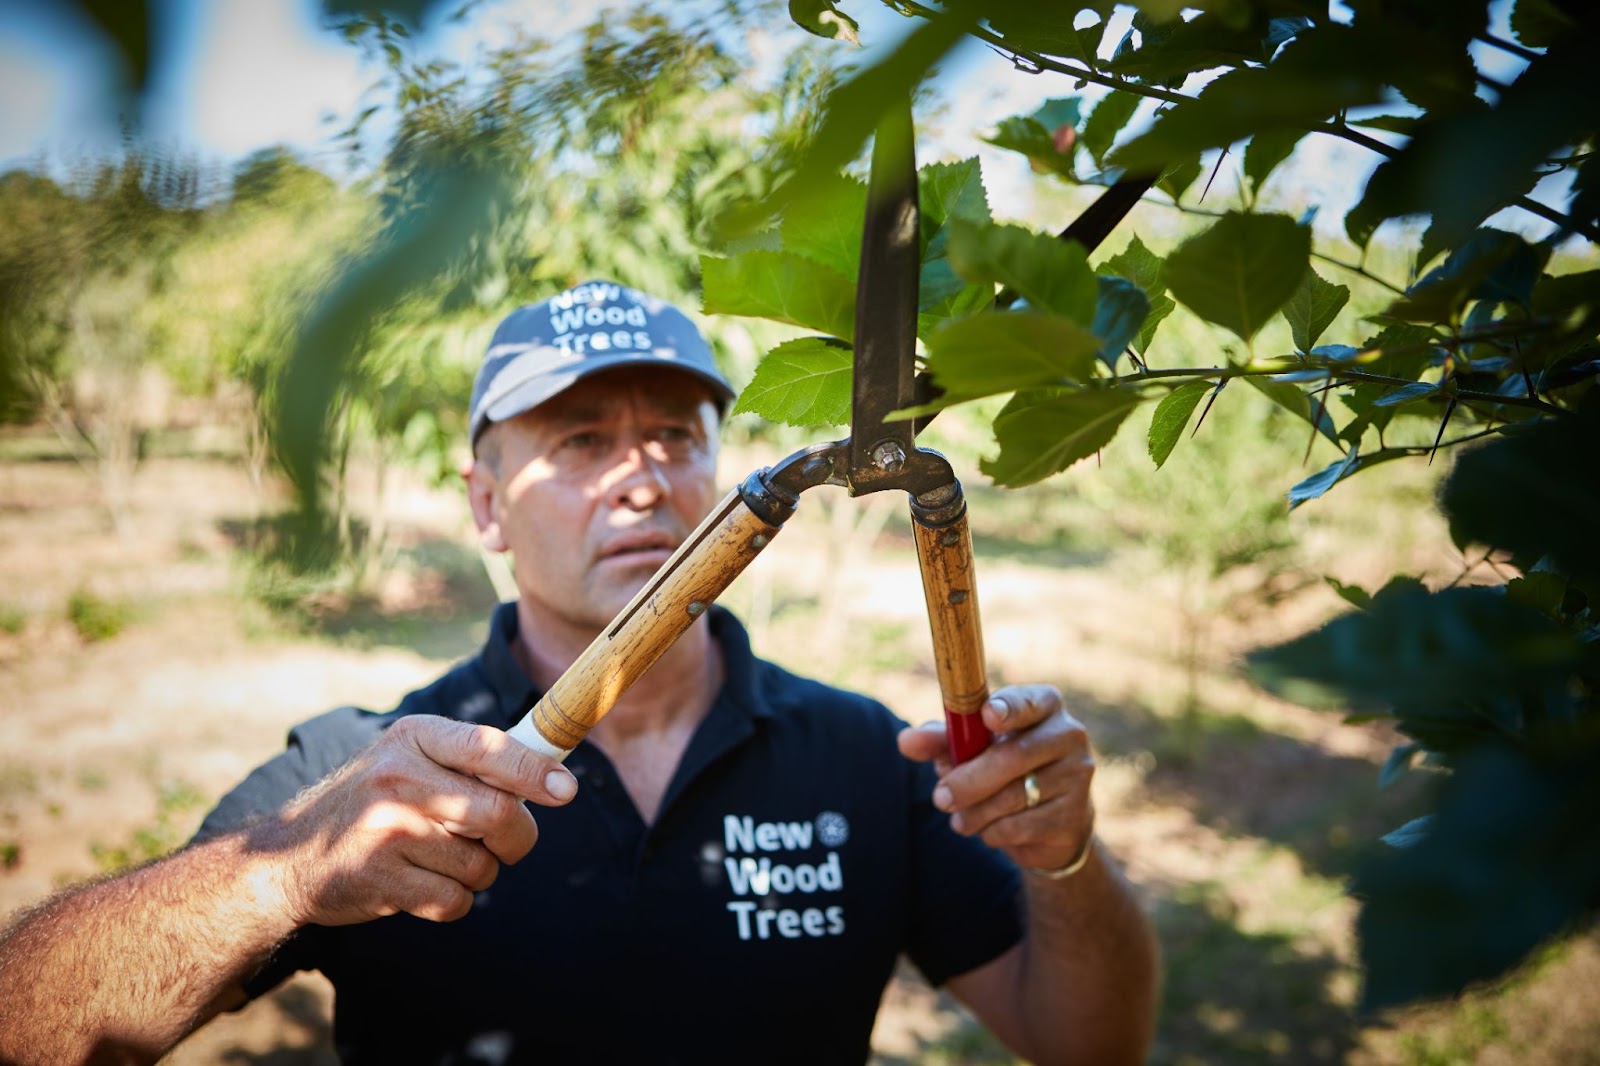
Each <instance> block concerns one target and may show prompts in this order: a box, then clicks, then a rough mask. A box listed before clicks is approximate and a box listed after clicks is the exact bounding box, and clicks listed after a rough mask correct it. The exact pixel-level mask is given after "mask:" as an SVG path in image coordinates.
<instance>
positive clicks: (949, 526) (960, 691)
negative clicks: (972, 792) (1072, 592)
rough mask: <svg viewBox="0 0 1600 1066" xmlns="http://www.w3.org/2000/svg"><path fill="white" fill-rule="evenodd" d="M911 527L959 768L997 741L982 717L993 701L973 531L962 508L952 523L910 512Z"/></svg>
mask: <svg viewBox="0 0 1600 1066" xmlns="http://www.w3.org/2000/svg"><path fill="white" fill-rule="evenodd" d="M911 517H912V523H911V529H912V532H913V534H915V536H916V541H917V562H918V563H919V564H920V565H921V567H922V592H923V595H924V596H925V597H926V598H927V601H928V625H929V628H930V629H932V631H933V659H934V669H935V671H936V672H937V673H938V675H939V692H940V694H941V695H942V696H943V698H944V715H945V723H946V726H947V729H948V733H947V735H948V737H949V743H950V760H951V762H953V763H956V764H960V763H963V762H966V761H967V760H968V759H971V758H973V757H974V756H976V755H977V754H979V753H980V752H982V751H983V749H985V748H987V747H988V746H989V742H990V741H991V740H992V739H993V737H992V736H991V735H990V733H989V730H988V727H986V726H985V725H984V724H983V717H982V715H981V714H980V713H979V712H980V711H982V710H983V705H984V703H986V702H987V701H988V699H989V679H988V673H987V670H986V668H985V666H984V659H983V626H982V623H981V621H980V620H979V617H978V584H977V581H976V580H975V577H974V574H973V566H972V533H971V530H970V529H969V528H968V526H967V515H966V511H965V510H964V509H963V510H962V512H961V514H960V516H959V517H957V518H956V519H955V520H954V521H951V522H948V523H945V524H941V525H937V526H931V525H926V524H924V522H923V520H922V518H921V516H919V515H918V513H917V511H916V508H915V507H913V508H912V512H911Z"/></svg>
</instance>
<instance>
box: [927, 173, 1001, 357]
mask: <svg viewBox="0 0 1600 1066" xmlns="http://www.w3.org/2000/svg"><path fill="white" fill-rule="evenodd" d="M917 186H918V192H917V198H918V201H919V205H920V214H921V217H922V248H923V251H922V267H921V272H920V274H919V276H918V282H917V311H918V315H917V335H918V336H919V337H922V338H924V340H926V339H927V338H928V337H929V336H931V335H932V334H933V332H934V331H935V330H936V329H937V328H938V326H939V325H941V324H942V323H943V322H944V321H945V320H946V319H949V318H955V317H959V316H961V315H965V314H969V313H972V312H974V311H978V310H980V309H982V308H984V307H986V306H988V304H989V303H990V302H991V301H992V300H993V299H994V288H993V286H992V285H990V286H982V285H973V284H969V283H967V282H966V281H965V280H963V279H962V278H961V277H960V275H958V274H957V273H956V272H955V269H954V267H953V266H952V264H951V262H950V232H951V230H950V227H951V224H952V223H955V222H958V221H960V222H970V223H973V224H977V225H983V224H987V223H988V222H989V220H990V215H989V198H988V195H987V194H986V193H985V192H984V188H983V171H982V169H981V168H980V167H979V165H978V160H977V159H976V158H975V157H974V158H969V159H964V160H961V161H960V162H957V163H932V164H929V165H928V166H924V167H922V168H920V169H919V170H918V171H917Z"/></svg>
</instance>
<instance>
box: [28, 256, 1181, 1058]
mask: <svg viewBox="0 0 1600 1066" xmlns="http://www.w3.org/2000/svg"><path fill="white" fill-rule="evenodd" d="M731 395H732V391H731V389H730V388H729V387H728V385H727V383H726V381H725V380H724V379H723V378H722V375H721V374H720V373H719V372H718V370H717V369H716V366H715V364H714V362H713V361H712V358H711V353H710V351H709V350H708V349H707V347H706V345H705V343H704V341H703V340H702V339H701V338H700V336H699V334H698V332H697V331H696V330H695V329H694V327H693V325H692V324H691V323H690V322H689V320H688V319H687V318H686V317H684V316H683V315H682V313H680V312H678V311H677V310H675V309H674V308H672V307H670V306H668V305H666V304H664V303H662V302H661V301H659V300H655V299H652V298H650V297H647V296H644V295H643V294H640V293H637V292H634V291H632V290H628V289H624V288H622V287H620V286H616V285H612V284H609V283H601V282H592V283H588V284H585V285H580V286H578V287H577V288H575V289H572V290H569V291H567V292H564V293H561V294H560V295H558V296H556V297H554V298H552V299H551V300H549V301H547V302H545V303H543V304H539V305H535V306H531V307H526V308H523V309H521V310H518V311H516V312H514V313H513V314H512V315H511V316H510V317H508V318H507V319H506V320H505V321H504V322H503V323H502V324H501V325H500V327H499V329H498V331H497V332H496V334H495V337H494V339H493V340H492V342H491V344H490V347H489V351H488V354H487V357H486V359H485V361H484V364H483V366H482V368H481V369H480V371H479V374H478V380H477V384H476V387H475V388H474V395H473V400H472V410H471V433H472V441H473V446H474V459H473V460H472V461H471V462H470V463H469V465H468V466H467V468H466V470H465V476H466V482H467V489H468V496H469V499H470V502H471V506H472V513H473V516H474V518H475V519H476V522H477V526H478V529H479V531H480V535H481V537H482V540H483V543H484V545H485V546H487V547H488V548H490V549H493V550H495V551H501V552H510V553H511V556H512V560H513V567H514V573H515V576H516V583H517V589H518V594H519V595H518V598H517V600H516V601H515V602H514V603H509V604H502V605H501V606H500V608H499V609H498V610H497V611H496V613H495V615H494V617H493V621H492V624H491V631H490V636H489V639H488V641H487V643H486V645H485V647H484V649H483V650H482V652H481V653H480V654H479V655H478V656H477V657H476V658H474V659H471V660H468V661H467V662H465V663H462V664H460V665H459V666H457V667H456V668H454V669H453V670H451V671H450V672H449V673H447V674H446V675H445V676H444V677H442V678H440V679H439V680H438V681H437V682H435V683H434V684H433V685H431V686H429V687H428V688H426V689H422V690H420V691H418V692H413V693H411V694H410V695H409V696H407V697H406V698H405V699H404V700H403V701H402V702H401V704H400V706H399V707H398V708H397V709H396V710H394V711H393V712H390V713H389V714H383V715H376V714H370V713H368V712H364V711H358V710H356V709H353V708H344V709H341V710H338V711H334V712H332V713H330V714H326V715H323V716H322V717H320V718H317V719H313V720H311V721H310V722H307V723H305V724H303V725H301V726H300V727H298V728H297V729H296V730H295V731H294V732H293V733H291V735H290V740H289V747H288V750H287V751H286V752H285V753H284V754H282V755H280V756H279V757H277V758H276V759H273V760H272V761H271V762H268V763H267V764H265V765H264V766H262V767H261V768H260V769H258V770H257V771H255V773H253V774H252V775H251V776H250V777H249V778H248V779H246V781H245V782H243V783H242V784H241V785H240V786H239V787H238V788H237V789H236V790H235V791H233V792H232V793H230V794H229V795H228V796H226V797H225V798H224V799H223V800H222V802H221V803H220V804H219V805H218V807H217V808H216V809H215V810H214V811H212V812H211V814H210V815H209V816H208V817H207V819H206V821H205V823H204V825H203V826H202V827H201V830H200V832H199V833H198V834H197V837H196V840H195V842H193V843H192V844H191V845H190V846H189V847H188V848H186V849H184V850H183V851H181V852H179V853H177V854H175V855H173V856H170V857H168V858H167V859H165V860H163V861H161V862H158V863H155V864H153V865H150V866H146V867H144V868H142V869H140V870H137V871H134V872H132V873H130V874H127V875H125V876H122V877H119V878H116V879H114V880H109V881H104V882H100V883H98V884H94V885H91V886H88V887H84V888H80V889H76V890H72V891H69V892H67V893H65V894H63V895H62V896H59V897H57V898H56V899H54V900H52V901H50V902H48V903H47V904H45V905H44V906H43V907H41V908H39V909H37V910H35V911H34V912H33V913H31V914H30V915H29V916H27V917H26V918H24V919H23V920H22V921H21V922H20V923H19V924H18V925H17V926H16V927H14V928H13V929H12V930H11V931H10V932H9V933H7V934H6V936H5V938H4V939H3V940H0V1019H4V1022H5V1024H4V1025H0V1060H5V1061H13V1060H14V1061H18V1062H61V1061H77V1060H81V1059H85V1058H90V1057H96V1056H99V1057H105V1058H110V1059H118V1058H122V1057H127V1058H134V1059H143V1058H150V1057H154V1056H155V1055H158V1054H159V1053H160V1052H161V1051H163V1050H164V1049H165V1048H167V1047H169V1046H171V1045H172V1044H173V1043H174V1042H175V1041H177V1040H178V1039H180V1038H181V1037H182V1036H183V1035H184V1034H185V1033H187V1032H189V1031H190V1030H191V1029H193V1028H194V1027H195V1026H197V1025H199V1024H200V1023H201V1022H203V1021H204V1020H205V1019H207V1018H209V1017H210V1016H212V1015H213V1014H215V1013H216V1012H217V1011H219V1010H224V1009H228V1008H230V1007H235V1006H237V1005H239V1004H241V1003H242V1002H244V1001H245V1000H246V999H247V998H248V997H249V996H253V995H258V994H260V993H262V992H265V991H267V990H269V989H270V988H271V987H273V986H274V985H275V984H276V983H278V982H279V981H281V980H282V979H283V978H284V977H286V976H287V975H289V974H290V973H293V972H294V971H295V970H297V969H310V968H315V969H319V970H321V971H322V972H323V973H324V974H326V975H327V976H328V978H329V979H330V980H331V981H332V982H333V984H334V987H335V989H336V993H337V998H336V1003H335V1040H336V1042H337V1044H338V1045H339V1048H340V1051H341V1054H342V1055H343V1056H344V1057H345V1058H346V1060H347V1061H349V1062H374V1063H392V1062H440V1063H444V1062H450V1063H457V1062H460V1063H466V1062H486V1063H487V1062H496V1063H498V1062H524V1061H527V1062H531V1061H535V1060H540V1061H549V1062H557V1063H567V1062H638V1061H649V1062H723V1061H741V1062H743V1061H764V1062H804V1063H819V1062H851V1061H855V1062H859V1061H862V1060H863V1059H865V1058H866V1056H867V1054H868V1050H869V1048H868V1037H869V1034H870V1032H871V1027H872V1022H873V1017H874V1015H875V1013H876V1010H877V1005H878V1001H879V997H880V996H881V994H882V991H883V988H884V985H885V983H886V982H887V980H888V978H889V976H890V973H891V970H892V967H893V966H894V963H895V959H896V958H897V957H898V956H899V955H900V954H901V953H904V954H906V955H908V956H909V957H910V958H911V959H912V960H913V961H914V962H915V963H916V964H917V965H918V966H919V967H920V968H921V969H922V971H923V972H924V973H925V974H926V975H927V976H928V977H929V979H930V980H931V981H933V982H934V983H936V984H944V985H947V986H948V987H949V988H950V990H951V991H952V992H954V993H955V995H957V996H958V997H959V998H961V999H962V1000H963V1001H965V1002H966V1003H967V1004H968V1005H970V1006H971V1008H972V1009H973V1010H974V1011H975V1012H976V1014H977V1015H978V1017H979V1018H981V1019H982V1020H983V1021H984V1022H985V1023H986V1024H987V1025H988V1026H989V1027H990V1028H991V1029H992V1030H993V1031H994V1032H995V1034H996V1035H997V1036H998V1037H999V1038H1000V1039H1001V1040H1003V1041H1005V1042H1006V1043H1007V1044H1008V1045H1010V1046H1011V1047H1012V1048H1013V1049H1015V1050H1016V1051H1017V1053H1018V1054H1020V1055H1022V1056H1024V1057H1026V1058H1028V1059H1030V1060H1033V1061H1037V1062H1084V1063H1096V1064H1101V1063H1116V1062H1138V1061H1141V1060H1142V1058H1143V1054H1144V1050H1145V1047H1146V1046H1147V1043H1148V1040H1149V1035H1150V1030H1151V1019H1152V1014H1153V1009H1154V1008H1153V996H1154V987H1155V949H1154V945H1153V941H1152V939H1151V935H1150V932H1149V928H1148V925H1147V924H1146V922H1145V920H1144V918H1143V916H1142V914H1141V913H1140V910H1139V908H1138V906H1137V905H1136V903H1135V901H1134V899H1133V898H1132V895H1131V893H1130V891H1129V888H1128V886H1127V884H1126V883H1125V882H1124V881H1123V880H1122V878H1121V876H1120V875H1119V874H1118V873H1117V872H1116V870H1115V869H1114V867H1113V865H1112V863H1111V861H1110V859H1109V858H1108V856H1107V855H1106V854H1105V853H1104V851H1103V850H1102V849H1101V848H1100V847H1099V846H1098V845H1096V844H1095V843H1094V841H1093V837H1092V830H1093V814H1092V808H1091V805H1090V800H1089V781H1090V777H1091V775H1092V773H1093V762H1092V759H1091V757H1090V753H1089V746H1088V741H1087V738H1086V736H1085V734H1084V732H1083V729H1082V728H1081V727H1080V726H1079V725H1078V724H1077V723H1076V722H1074V721H1073V720H1072V719H1071V718H1070V717H1069V716H1068V715H1067V714H1066V712H1065V711H1064V710H1063V709H1062V706H1061V700H1060V696H1059V694H1058V693H1057V692H1055V691H1054V690H1053V689H1050V688H1045V687H1013V688H1008V689H1003V690H1001V691H1000V692H998V693H996V696H995V699H994V701H993V702H992V703H991V704H990V705H989V706H988V707H987V708H986V709H985V710H984V711H983V714H984V717H985V721H986V722H987V724H988V725H989V726H990V727H991V728H992V729H994V730H995V731H996V733H997V739H996V743H995V744H994V745H993V747H991V748H990V749H989V750H988V751H986V752H985V753H984V754H983V755H981V756H979V757H978V758H977V759H974V760H972V761H970V762H968V763H966V764H964V765H962V766H960V767H959V768H956V769H950V768H949V767H948V764H947V763H946V761H945V759H944V754H945V743H944V733H943V726H942V725H938V726H932V727H923V728H918V729H902V728H901V725H902V723H899V722H898V721H897V720H896V719H894V718H893V717H892V716H891V715H890V714H889V713H888V712H887V711H886V710H885V709H884V708H882V707H881V706H880V705H878V704H876V703H874V702H872V701H871V700H868V699H866V698H864V697H860V696H855V695H852V694H848V693H843V692H839V691H837V690H833V689H829V688H827V687H825V686H823V685H820V684H818V683H816V682H812V681H806V680H803V679H800V678H797V677H795V676H793V675H791V674H788V673H786V672H785V671H783V670H781V669H779V668H778V667H776V666H773V665H771V664H769V663H765V662H762V661H760V660H758V659H756V658H754V657H753V655H752V654H751V652H750V649H749V645H748V643H747V641H746V639H745V636H744V632H743V630H742V629H741V627H740V626H739V624H738V623H737V621H735V620H734V619H733V617H732V616H731V615H729V614H727V613H726V612H725V611H722V610H721V609H713V610H712V611H711V612H709V613H708V614H707V615H705V616H704V617H702V618H701V619H699V620H698V621H696V622H695V623H694V624H693V625H692V626H691V627H690V628H689V630H688V631H687V632H686V633H685V634H684V636H683V637H682V638H681V639H679V640H678V641H677V643H676V644H674V645H673V646H672V647H671V648H670V649H669V650H668V651H667V652H666V653H665V654H664V655H663V656H662V658H661V659H660V661H659V662H657V663H656V665H655V666H653V667H652V668H651V669H650V671H649V672H648V673H647V674H646V675H645V677H644V678H643V680H642V681H641V682H640V683H639V684H637V685H635V686H634V687H633V688H632V689H630V690H629V691H628V692H626V693H624V694H623V695H622V696H621V698H620V699H619V700H618V702H617V703H616V705H615V707H614V708H613V709H612V711H611V712H610V714H609V715H608V716H607V717H606V718H604V719H603V720H602V721H601V722H600V723H599V724H598V725H597V726H596V727H595V728H594V730H593V731H592V732H591V733H590V734H589V736H588V738H587V740H586V741H585V742H584V743H583V744H581V745H579V746H578V748H577V749H576V750H575V751H573V752H572V754H571V757H570V758H569V760H568V762H567V764H566V765H565V766H563V765H562V764H561V763H559V762H556V761H555V760H552V759H549V758H546V757H545V756H543V755H540V754H538V753H536V752H534V751H533V750H532V749H530V748H527V747H525V746H523V745H521V744H519V743H518V742H517V741H515V740H513V739H511V738H510V737H508V736H506V734H505V733H504V730H505V729H506V728H507V727H509V726H510V725H512V724H513V723H514V722H515V721H516V720H517V719H518V718H520V717H521V716H522V714H523V713H524V712H525V711H526V710H527V708H528V707H529V706H531V705H532V703H533V702H534V700H535V699H536V698H537V696H538V694H539V693H540V692H541V691H542V690H544V689H546V688H548V687H549V686H550V684H551V683H552V682H553V681H555V679H556V678H558V677H559V676H560V675H561V673H562V672H563V671H564V670H565V669H566V667H567V666H568V665H570V664H571V663H572V662H573V660H574V659H575V658H576V657H577V656H578V655H579V653H580V652H581V651H582V650H583V649H584V648H585V647H586V646H587V645H588V644H589V642H590V641H591V640H592V639H593V638H594V637H595V636H596V635H597V634H598V633H599V632H600V631H601V629H602V628H603V627H605V626H606V625H607V624H608V623H609V622H610V621H611V620H612V618H613V617H614V616H615V615H616V613H617V612H618V611H619V610H620V609H621V608H622V607H623V606H624V605H625V604H626V603H627V602H628V601H629V599H630V598H631V597H632V596H633V594H634V593H635V592H636V591H637V590H638V589H639V588H640V587H641V586H642V585H643V583H644V582H645V581H646V580H647V579H648V578H649V576H650V575H651V574H652V573H653V572H654V571H655V570H656V569H657V568H658V567H659V566H660V565H661V564H662V563H663V562H665V561H666V559H667V557H668V555H669V554H670V553H671V551H672V550H673V549H674V548H675V547H676V546H677V545H678V544H679V543H681V542H682V541H683V540H684V538H685V537H686V536H687V535H688V534H689V532H690V531H691V530H692V529H693V528H694V527H695V525H696V524H697V523H698V521H699V519H700V518H701V517H702V516H703V515H704V514H705V513H706V512H707V511H708V510H709V508H710V507H711V506H712V505H713V504H714V503H715V502H716V492H715V459H716V434H717V423H718V418H719V416H720V412H721V410H722V408H723V406H724V405H725V404H726V402H727V401H728V399H730V398H731ZM935 767H937V771H938V772H937V774H936V773H935ZM524 800H527V801H531V802H532V803H533V804H537V805H540V806H542V807H546V808H549V810H547V811H545V812H542V813H541V814H540V822H539V825H537V826H536V825H535V822H534V819H533V817H532V815H531V814H530V812H529V808H528V807H527V806H526V805H525V804H524V803H523V802H522V801H524ZM536 840H537V846H535V841H536ZM530 852H532V854H530Z"/></svg>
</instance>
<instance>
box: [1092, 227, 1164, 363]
mask: <svg viewBox="0 0 1600 1066" xmlns="http://www.w3.org/2000/svg"><path fill="white" fill-rule="evenodd" d="M1100 269H1101V271H1102V272H1103V273H1109V274H1113V275H1116V276H1117V277H1122V278H1127V279H1128V280H1129V281H1131V282H1133V283H1134V284H1135V285H1137V286H1139V288H1141V289H1143V290H1144V294H1145V296H1146V297H1147V298H1148V299H1149V300H1150V311H1149V313H1148V314H1147V315H1145V319H1144V325H1142V326H1140V327H1139V335H1138V336H1137V337H1136V338H1135V339H1134V340H1133V349H1134V351H1136V352H1138V353H1139V354H1140V355H1143V354H1144V353H1145V352H1146V351H1147V350H1148V349H1149V347H1150V339H1151V338H1152V337H1154V336H1155V332H1156V327H1157V326H1159V325H1161V320H1162V319H1164V318H1166V317H1167V316H1168V315H1170V314H1171V313H1172V309H1173V308H1174V307H1176V306H1177V305H1176V304H1175V303H1173V302H1172V299H1171V297H1169V296H1167V286H1166V283H1165V282H1163V281H1162V280H1161V259H1160V257H1159V256H1157V255H1156V254H1155V253H1154V252H1152V251H1151V250H1150V249H1149V248H1146V247H1145V245H1144V242H1143V241H1141V240H1140V239H1139V236H1138V234H1134V236H1133V239H1132V240H1130V241H1129V242H1128V246H1127V247H1126V248H1124V249H1123V250H1122V251H1120V252H1118V253H1117V254H1116V255H1114V256H1112V257H1111V258H1110V259H1107V260H1106V261H1105V262H1104V263H1102V264H1101V266H1100Z"/></svg>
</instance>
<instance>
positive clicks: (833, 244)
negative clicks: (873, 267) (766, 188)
mask: <svg viewBox="0 0 1600 1066" xmlns="http://www.w3.org/2000/svg"><path fill="white" fill-rule="evenodd" d="M866 214H867V187H866V185H865V184H864V183H863V182H859V181H856V180H855V179H854V178H847V177H844V176H843V175H834V176H833V177H831V178H828V179H826V180H824V181H822V182H819V183H818V185H817V187H816V188H815V189H814V190H813V191H812V194H811V195H809V196H806V197H803V198H801V199H799V200H796V201H794V202H793V203H791V204H790V205H789V206H788V207H787V208H786V209H785V210H784V212H783V224H782V227H781V229H780V231H779V232H780V235H781V238H782V242H783V249H784V250H785V251H789V252H793V253H794V254H795V255H801V256H805V257H806V258H807V259H810V260H811V261H812V262H815V263H821V264H822V265H823V266H825V267H828V268H829V269H830V270H833V271H835V272H837V273H838V274H839V275H841V276H842V277H845V278H847V279H849V280H850V281H851V282H854V281H855V280H856V275H857V274H858V273H859V272H860V270H861V226H862V221H863V220H864V219H865V218H866Z"/></svg>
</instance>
